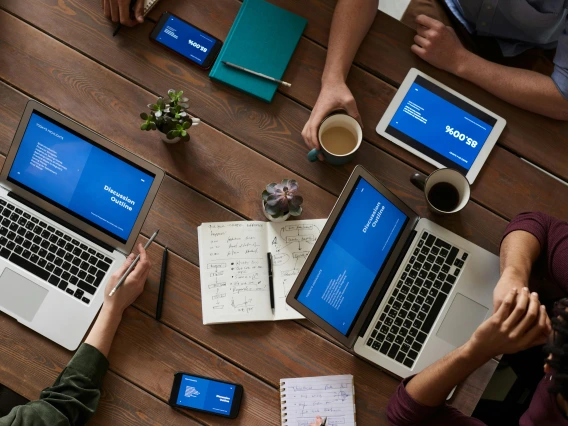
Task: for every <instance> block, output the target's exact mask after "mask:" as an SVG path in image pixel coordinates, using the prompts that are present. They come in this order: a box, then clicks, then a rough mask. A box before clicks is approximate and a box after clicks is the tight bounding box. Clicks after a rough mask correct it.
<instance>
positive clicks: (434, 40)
mask: <svg viewBox="0 0 568 426" xmlns="http://www.w3.org/2000/svg"><path fill="white" fill-rule="evenodd" d="M416 24H417V25H416V27H417V34H416V36H414V43H415V44H413V45H412V47H411V48H410V50H412V52H414V53H415V54H416V55H418V56H419V57H420V58H422V59H424V60H425V61H426V62H428V63H429V64H431V65H434V66H435V67H436V68H440V69H443V70H444V71H448V72H451V73H453V74H459V68H460V67H463V66H465V62H466V60H465V59H466V58H467V57H468V55H470V54H471V52H470V51H469V50H467V49H466V48H465V47H463V45H462V44H461V42H460V40H459V38H458V36H457V35H456V33H455V31H454V29H453V28H452V27H447V26H445V25H444V24H443V23H441V22H440V21H437V20H436V19H433V18H430V17H429V16H426V15H418V16H417V17H416Z"/></svg>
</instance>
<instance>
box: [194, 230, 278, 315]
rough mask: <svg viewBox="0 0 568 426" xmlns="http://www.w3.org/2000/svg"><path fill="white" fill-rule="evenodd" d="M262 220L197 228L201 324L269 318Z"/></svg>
mask: <svg viewBox="0 0 568 426" xmlns="http://www.w3.org/2000/svg"><path fill="white" fill-rule="evenodd" d="M266 253H267V248H266V234H265V223H264V222H218V223H204V224H203V225H201V226H200V227H199V259H200V273H201V302H202V308H203V323H204V324H213V323H223V322H237V321H239V322H240V321H268V320H272V317H273V315H272V310H271V308H270V289H269V287H268V263H267V258H266Z"/></svg>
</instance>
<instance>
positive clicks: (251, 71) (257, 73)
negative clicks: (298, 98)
mask: <svg viewBox="0 0 568 426" xmlns="http://www.w3.org/2000/svg"><path fill="white" fill-rule="evenodd" d="M221 62H222V63H223V64H225V65H227V66H228V67H232V68H235V69H238V70H241V71H244V72H248V73H249V74H253V75H256V76H257V77H262V78H265V79H267V80H270V81H274V82H275V83H278V84H282V85H283V86H286V87H291V86H292V85H291V84H290V83H287V82H285V81H282V80H278V79H277V78H274V77H270V76H269V75H266V74H262V73H260V72H256V71H253V70H249V69H248V68H245V67H241V66H240V65H235V64H232V63H230V62H226V61H221Z"/></svg>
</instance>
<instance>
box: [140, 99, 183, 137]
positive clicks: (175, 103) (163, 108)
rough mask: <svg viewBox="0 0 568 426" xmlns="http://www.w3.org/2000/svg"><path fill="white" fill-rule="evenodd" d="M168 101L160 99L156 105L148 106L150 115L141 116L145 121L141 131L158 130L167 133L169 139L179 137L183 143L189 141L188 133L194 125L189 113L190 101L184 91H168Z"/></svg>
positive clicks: (143, 114)
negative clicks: (184, 95)
mask: <svg viewBox="0 0 568 426" xmlns="http://www.w3.org/2000/svg"><path fill="white" fill-rule="evenodd" d="M168 98H169V100H168V101H165V100H164V98H162V97H159V98H158V100H157V101H156V103H155V104H148V108H150V114H146V113H145V112H143V113H141V114H140V118H141V119H142V120H145V121H144V123H142V125H141V126H140V129H141V130H147V131H150V130H156V129H158V130H159V131H160V132H162V133H165V134H166V136H167V138H168V139H174V138H177V137H178V136H179V137H180V138H181V140H182V141H188V140H189V134H188V133H187V131H188V130H189V128H190V127H191V125H192V121H191V117H190V116H189V114H188V113H187V108H188V107H189V104H188V103H187V102H188V101H189V99H187V98H185V97H183V91H181V90H180V91H179V92H176V91H175V90H173V89H170V90H168Z"/></svg>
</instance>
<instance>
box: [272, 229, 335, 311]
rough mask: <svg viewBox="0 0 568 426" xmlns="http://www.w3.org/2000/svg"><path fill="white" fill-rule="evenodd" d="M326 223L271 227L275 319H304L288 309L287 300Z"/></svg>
mask: <svg viewBox="0 0 568 426" xmlns="http://www.w3.org/2000/svg"><path fill="white" fill-rule="evenodd" d="M325 222H326V220H325V219H312V220H301V221H293V222H284V223H270V224H268V226H267V237H268V250H269V251H270V252H271V253H272V259H273V265H274V301H275V309H274V311H275V312H274V316H275V319H276V320H280V319H301V318H304V316H303V315H301V314H299V313H298V312H296V310H294V309H292V308H291V307H290V306H288V304H287V303H286V296H288V292H289V291H290V288H291V287H292V285H293V284H294V281H295V280H296V277H297V276H298V274H299V273H300V270H301V269H302V266H304V263H305V262H306V259H307V258H308V255H309V254H310V251H311V250H312V247H313V246H314V244H315V242H316V240H317V239H318V237H319V234H320V232H321V230H322V229H323V227H324V225H325Z"/></svg>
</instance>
